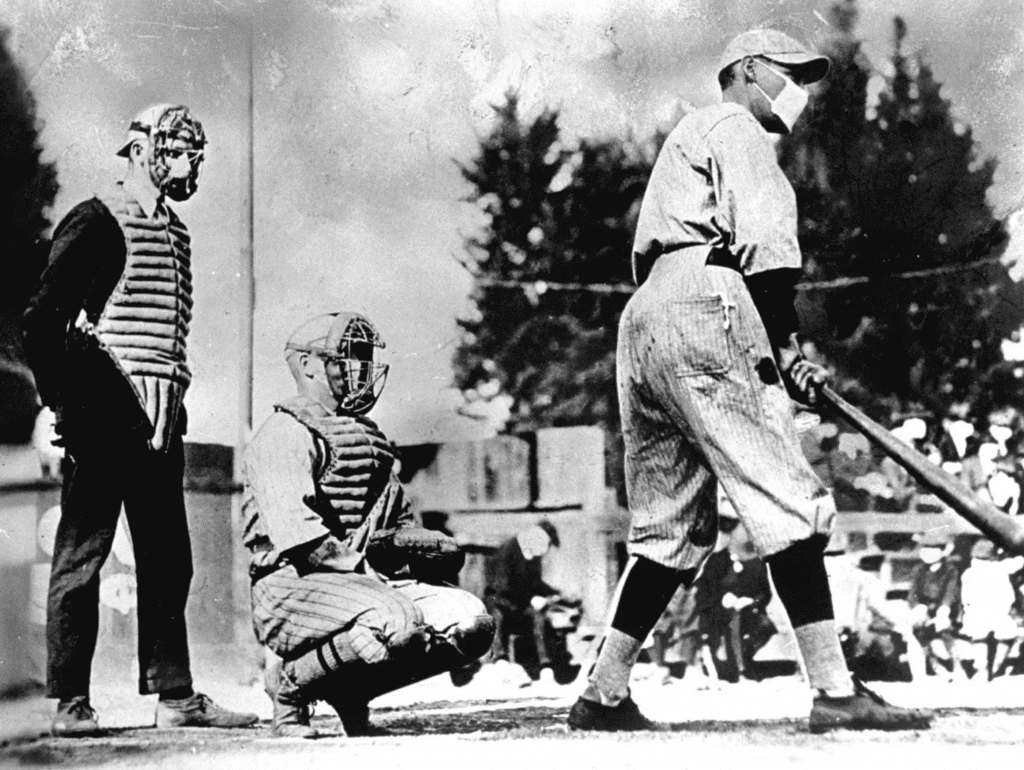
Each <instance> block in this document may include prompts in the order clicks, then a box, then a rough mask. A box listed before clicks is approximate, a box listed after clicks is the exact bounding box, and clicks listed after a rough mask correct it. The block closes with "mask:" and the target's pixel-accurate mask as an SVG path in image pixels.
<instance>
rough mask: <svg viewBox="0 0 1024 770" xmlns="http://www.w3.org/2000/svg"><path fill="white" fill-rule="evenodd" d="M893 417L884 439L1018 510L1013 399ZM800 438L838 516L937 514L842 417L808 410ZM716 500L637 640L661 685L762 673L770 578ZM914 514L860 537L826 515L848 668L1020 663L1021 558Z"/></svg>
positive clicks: (884, 671) (1020, 469)
mask: <svg viewBox="0 0 1024 770" xmlns="http://www.w3.org/2000/svg"><path fill="white" fill-rule="evenodd" d="M893 424H894V425H895V427H894V428H893V430H892V432H893V434H894V435H896V436H897V437H898V438H900V439H901V440H902V441H904V442H905V443H907V444H909V445H910V446H913V447H915V448H916V449H917V450H918V451H920V452H921V453H922V454H924V455H925V456H926V457H928V458H929V459H930V460H931V461H932V462H934V463H935V464H936V465H940V466H941V467H942V468H943V469H944V470H946V471H947V472H949V473H951V474H953V475H954V476H957V477H958V478H959V479H960V480H961V481H962V482H963V483H964V484H965V485H966V486H968V487H969V488H970V489H971V490H973V491H974V493H975V494H977V495H979V496H981V497H983V498H985V499H987V500H990V501H991V502H992V503H993V504H994V505H996V506H997V507H999V508H1001V509H1002V510H1004V511H1006V512H1007V513H1008V514H1010V515H1017V514H1019V513H1020V512H1021V500H1020V497H1021V486H1022V484H1024V416H1022V415H1021V413H1020V412H1018V411H1017V410H1016V409H1014V408H1012V407H1006V408H1001V409H998V410H991V411H990V412H988V414H986V415H985V416H984V418H983V419H974V420H971V419H968V418H967V414H966V410H963V411H958V410H956V409H955V408H954V409H953V410H951V411H950V413H949V414H947V416H946V417H945V418H944V419H942V420H937V419H934V418H932V419H929V418H928V417H927V416H924V415H904V416H902V417H900V418H898V419H896V420H895V421H894V422H893ZM801 436H802V442H803V448H804V451H805V453H806V454H807V456H808V459H809V460H810V461H811V464H812V465H813V467H814V468H815V470H816V471H817V472H818V473H819V475H820V476H821V477H822V479H823V480H824V482H825V483H826V484H827V485H828V486H829V487H831V488H832V489H833V492H834V494H835V498H836V503H837V506H838V508H839V510H840V511H841V512H842V513H852V512H873V513H882V514H885V513H893V514H902V513H917V514H930V513H943V512H945V511H946V510H948V509H947V508H946V506H945V504H944V503H942V502H941V501H940V500H939V499H938V498H937V497H935V496H934V495H933V494H931V493H930V492H929V491H928V490H926V489H922V488H919V486H918V485H917V484H916V483H915V481H914V480H913V479H912V478H911V477H910V475H909V473H907V471H906V470H905V469H904V468H903V467H902V466H900V465H898V464H897V463H896V462H895V461H893V460H892V459H890V458H889V457H887V456H886V455H885V454H884V453H882V452H881V451H880V450H878V449H876V448H874V447H872V446H871V445H870V444H869V442H868V440H867V439H866V438H865V437H864V436H863V435H862V434H860V433H858V432H857V431H855V430H854V429H853V428H852V427H849V426H847V425H845V424H841V423H836V422H821V421H819V420H816V419H811V420H807V421H805V422H804V424H803V426H802V433H801ZM719 508H720V513H721V516H720V532H719V541H718V546H717V548H716V550H715V553H714V554H713V555H712V557H711V558H710V559H709V561H708V562H707V564H706V565H705V567H704V570H703V571H702V573H701V575H700V576H699V577H698V580H697V582H696V584H695V585H694V586H693V587H691V588H690V589H689V590H680V591H679V593H678V594H677V595H676V596H675V597H674V599H673V601H672V603H671V604H670V606H669V608H668V609H667V610H666V612H665V614H664V615H663V617H662V619H661V622H660V623H659V625H658V627H657V628H656V629H655V630H654V632H653V633H652V635H651V638H650V639H649V640H648V647H647V651H646V655H647V658H648V660H649V661H650V662H651V663H653V664H654V665H655V666H657V667H658V669H659V670H660V671H661V672H662V676H663V680H664V681H665V683H673V682H675V681H677V680H679V679H680V678H685V679H689V680H690V681H691V683H693V682H696V683H697V684H698V685H699V686H707V685H710V684H713V683H714V682H716V681H718V680H722V679H725V680H728V681H737V680H743V679H757V678H760V677H762V676H764V675H765V673H766V671H765V668H764V663H763V662H759V661H758V660H756V659H755V656H756V655H757V653H758V651H759V650H760V649H761V648H762V647H764V645H765V644H766V643H767V642H768V641H769V640H770V638H771V636H772V635H773V634H774V633H775V632H776V629H775V626H774V624H773V623H772V621H771V618H770V617H769V613H768V611H767V608H768V605H769V602H770V600H771V584H770V582H769V580H768V574H767V570H766V568H765V565H764V563H763V561H762V560H761V559H759V558H758V556H757V555H756V553H754V551H753V548H752V547H751V545H750V541H749V538H748V537H747V536H746V533H745V532H744V530H743V526H742V525H741V524H739V522H738V521H737V519H736V517H735V512H734V511H733V510H732V508H731V505H730V503H729V501H728V499H727V498H725V497H724V496H722V495H720V497H719ZM842 513H841V514H840V521H841V520H842V519H841V516H842ZM904 521H905V520H903V519H898V518H894V519H893V522H894V524H896V523H897V522H901V523H902V522H904ZM921 521H922V520H921V519H918V520H917V523H918V524H920V523H921ZM923 521H924V522H925V523H924V524H923V525H922V526H920V527H919V529H920V531H917V532H914V533H910V532H906V531H905V529H906V528H905V527H903V526H894V527H893V530H894V532H892V533H887V534H876V535H875V536H874V538H872V537H870V536H867V535H864V534H860V535H859V538H858V537H857V536H855V539H856V540H857V542H856V543H854V542H853V541H852V540H851V538H850V537H849V536H848V535H847V533H846V532H845V531H843V526H842V525H841V524H840V526H839V527H838V528H837V530H838V531H837V532H836V533H835V534H834V535H833V536H832V539H831V540H830V542H829V545H828V551H827V553H826V557H827V558H826V561H827V563H828V566H829V574H830V578H831V582H832V591H833V601H834V604H835V611H836V620H837V624H838V625H839V627H840V628H841V632H842V638H843V647H844V652H845V654H846V657H847V660H848V662H849V664H850V667H851V669H852V670H853V671H854V672H855V673H857V674H858V675H859V676H860V677H861V678H862V679H866V680H872V679H875V680H877V679H882V680H902V681H910V680H920V679H927V678H931V677H939V678H942V679H946V680H950V681H967V680H973V681H988V680H991V679H993V678H996V677H999V676H1004V675H1007V674H1018V673H1024V649H1022V644H1024V557H1010V556H1008V555H1007V554H1004V553H1002V552H1001V551H1000V550H999V549H998V548H996V547H995V546H994V545H993V544H992V543H991V542H990V541H989V540H987V539H984V538H982V537H980V536H978V535H976V534H975V535H972V534H955V533H953V532H951V531H949V527H948V525H947V524H946V523H945V522H946V521H947V520H946V519H945V518H944V517H936V518H935V522H936V523H935V524H934V525H933V526H929V524H928V523H927V519H924V520H923ZM901 530H904V531H901Z"/></svg>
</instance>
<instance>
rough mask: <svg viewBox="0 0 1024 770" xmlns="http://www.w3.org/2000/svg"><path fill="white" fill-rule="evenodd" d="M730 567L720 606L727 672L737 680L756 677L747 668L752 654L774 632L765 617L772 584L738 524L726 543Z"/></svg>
mask: <svg viewBox="0 0 1024 770" xmlns="http://www.w3.org/2000/svg"><path fill="white" fill-rule="evenodd" d="M729 555H730V560H731V568H727V569H726V570H725V574H724V575H723V576H722V582H721V592H722V598H721V605H722V607H723V608H724V609H725V611H726V616H727V617H728V623H729V625H728V628H729V634H728V643H727V645H726V655H727V659H728V661H729V667H730V674H733V673H735V676H736V678H737V679H739V680H743V679H756V678H757V677H756V676H755V675H754V674H753V672H752V670H751V663H752V662H753V659H754V655H756V654H757V651H758V650H760V649H761V648H762V647H764V646H765V644H767V643H768V640H769V639H771V638H772V637H773V636H774V635H775V632H776V630H777V629H776V628H775V624H774V623H772V621H771V619H770V618H769V617H768V613H767V607H768V602H770V601H771V599H772V586H771V583H770V582H769V581H768V566H767V565H766V564H765V562H764V560H763V559H761V557H760V556H758V555H757V552H756V551H755V550H754V544H753V542H752V541H751V540H750V536H749V535H748V534H747V531H746V530H745V529H744V528H743V526H742V525H739V526H737V527H736V529H735V530H734V531H733V533H732V539H731V540H730V542H729Z"/></svg>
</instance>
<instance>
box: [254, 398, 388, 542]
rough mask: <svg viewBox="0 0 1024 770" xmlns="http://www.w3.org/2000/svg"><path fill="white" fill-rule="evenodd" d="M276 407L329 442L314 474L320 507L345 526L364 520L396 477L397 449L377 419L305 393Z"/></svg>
mask: <svg viewBox="0 0 1024 770" xmlns="http://www.w3.org/2000/svg"><path fill="white" fill-rule="evenodd" d="M274 409H276V410H277V411H279V412H285V413H286V414H290V415H291V416H292V417H294V418H295V419H296V420H298V421H299V422H301V423H302V424H303V425H305V426H306V428H308V429H309V431H310V432H311V433H312V434H313V435H314V436H315V437H317V438H319V439H320V442H318V443H319V444H321V445H322V446H326V448H327V455H328V456H327V457H325V458H324V461H323V462H322V463H320V470H319V471H318V472H317V476H316V478H315V479H314V482H315V484H316V489H317V501H316V505H317V511H318V512H319V513H320V514H321V515H322V516H324V518H325V519H326V520H328V521H333V522H336V523H337V524H338V525H339V526H340V527H341V528H342V529H351V528H353V527H357V526H359V525H360V524H361V523H362V522H363V519H364V518H365V517H366V515H367V514H368V513H369V512H370V509H371V508H373V504H374V503H375V502H376V501H377V498H378V497H380V495H381V493H382V492H383V491H384V488H385V487H386V486H387V484H388V481H389V479H390V478H391V468H392V466H393V465H394V463H395V453H394V449H393V448H392V447H391V444H390V443H389V442H388V440H387V439H386V438H385V437H384V434H383V433H381V432H380V430H379V429H378V428H377V426H376V425H375V424H374V423H373V421H372V420H369V419H367V418H365V417H343V416H337V415H334V414H331V413H330V412H328V411H327V410H326V409H325V408H324V407H323V406H322V405H320V404H319V403H317V402H316V401H314V400H313V399H311V398H306V397H304V396H298V397H296V398H293V399H289V400H288V401H285V402H284V403H281V404H277V405H276V406H275V407H274Z"/></svg>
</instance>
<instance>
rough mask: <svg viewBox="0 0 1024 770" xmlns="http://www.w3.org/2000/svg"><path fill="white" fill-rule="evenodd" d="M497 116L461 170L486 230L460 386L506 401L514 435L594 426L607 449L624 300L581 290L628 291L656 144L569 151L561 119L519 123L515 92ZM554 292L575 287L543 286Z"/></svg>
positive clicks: (479, 242) (614, 417) (475, 247)
mask: <svg viewBox="0 0 1024 770" xmlns="http://www.w3.org/2000/svg"><path fill="white" fill-rule="evenodd" d="M495 112H496V122H495V126H494V128H493V130H492V131H491V132H490V133H489V134H488V135H487V136H485V137H483V138H482V139H481V143H480V151H479V154H478V155H477V156H476V157H475V158H474V159H472V160H471V161H470V162H469V163H468V164H465V165H462V166H460V169H461V172H462V175H463V177H464V178H465V179H466V181H468V182H469V183H470V184H471V185H472V192H471V193H470V195H469V196H468V198H467V200H469V201H471V202H473V203H475V204H476V205H477V206H479V207H480V209H481V210H482V211H483V213H484V214H485V215H486V216H487V218H488V224H487V226H486V227H485V228H484V230H483V231H482V232H481V233H479V234H477V235H475V236H474V237H471V238H469V239H468V240H467V244H466V245H467V252H468V255H467V259H466V261H465V265H466V267H467V269H468V270H469V271H470V272H471V273H472V274H473V276H474V277H475V279H476V280H475V285H474V288H473V292H472V294H471V300H472V302H473V304H474V306H475V309H476V312H475V313H474V315H473V317H468V318H462V319H460V320H459V325H460V326H461V327H462V330H463V339H462V343H461V345H460V347H459V349H458V350H457V352H456V354H455V358H454V366H455V381H456V384H457V386H458V387H460V388H461V389H463V390H464V391H474V390H475V389H479V390H480V391H482V392H486V393H494V392H496V391H497V389H498V388H497V387H496V386H500V390H501V392H503V393H506V394H508V395H509V396H511V397H512V399H513V403H512V407H511V418H510V424H509V426H508V427H509V429H510V430H514V431H521V430H533V429H536V428H541V427H547V426H566V425H602V426H604V427H605V428H606V429H607V432H608V434H609V436H611V437H612V443H613V445H614V444H615V442H616V438H617V436H618V433H619V426H618V422H619V421H618V403H617V398H616V393H615V342H616V336H617V335H616V332H617V328H618V319H619V315H620V314H621V312H622V308H623V307H624V306H625V303H626V300H627V299H628V296H629V295H628V293H627V292H626V291H618V292H617V291H607V292H600V291H593V290H590V289H589V288H587V287H589V286H591V285H594V284H599V285H609V284H610V285H622V286H623V287H628V286H629V285H630V284H631V281H632V277H631V273H630V259H629V255H630V249H631V247H632V238H633V229H634V226H635V223H636V216H637V213H638V211H639V204H640V200H641V199H642V197H643V191H644V187H645V185H646V182H647V178H648V176H649V174H650V168H651V163H652V156H653V152H652V149H653V145H652V146H648V147H641V146H639V145H638V144H637V143H635V142H633V141H631V140H626V141H590V140H588V141H581V142H579V143H578V144H577V145H574V146H573V147H571V148H570V147H567V146H566V145H565V144H564V143H563V142H562V140H561V138H560V132H559V128H558V114H557V112H554V111H551V110H546V111H544V112H543V113H542V114H541V115H540V116H538V117H537V118H536V119H535V120H533V121H530V122H528V123H524V122H523V121H522V120H521V118H520V116H519V114H518V100H517V98H516V96H515V94H509V95H507V98H506V101H505V103H504V104H502V105H500V106H497V107H495ZM551 283H558V284H571V285H580V286H581V287H582V288H580V289H566V288H552V289H548V288H547V287H548V285H549V284H551ZM615 456H617V450H615ZM618 465H619V463H612V466H613V468H614V469H617V468H618Z"/></svg>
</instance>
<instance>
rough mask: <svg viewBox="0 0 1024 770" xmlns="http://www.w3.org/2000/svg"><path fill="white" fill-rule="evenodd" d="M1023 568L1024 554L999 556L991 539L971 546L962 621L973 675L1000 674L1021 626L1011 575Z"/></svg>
mask: <svg viewBox="0 0 1024 770" xmlns="http://www.w3.org/2000/svg"><path fill="white" fill-rule="evenodd" d="M1021 567H1024V557H1021V556H1016V557H1014V558H1012V559H1000V558H999V555H998V554H997V552H996V548H995V545H993V543H992V541H991V540H987V539H985V538H982V539H980V540H978V541H977V542H976V543H975V544H974V545H973V547H972V548H971V564H970V566H969V567H968V568H967V569H966V570H964V573H963V576H962V577H961V601H962V603H963V623H962V625H961V628H960V633H961V634H962V636H963V637H964V638H966V639H967V640H968V641H970V642H971V643H972V647H973V653H974V671H975V673H974V676H975V677H976V678H978V677H980V675H981V673H982V672H984V674H985V679H986V680H989V681H990V680H992V679H993V678H994V677H996V676H998V675H999V673H1000V669H1001V668H1002V665H1003V662H1004V661H1005V660H1006V655H1007V653H1008V652H1009V651H1010V646H1011V645H1012V644H1013V642H1014V640H1015V639H1016V638H1017V636H1018V634H1019V632H1020V629H1019V627H1018V626H1017V623H1016V621H1015V620H1014V618H1013V616H1012V614H1011V612H1012V610H1013V605H1014V602H1015V599H1016V593H1015V591H1014V587H1013V584H1012V583H1011V582H1010V576H1011V575H1012V574H1014V573H1016V572H1017V571H1019V570H1020V569H1021Z"/></svg>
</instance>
